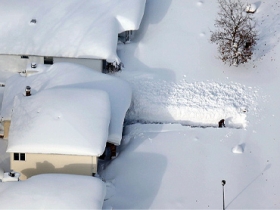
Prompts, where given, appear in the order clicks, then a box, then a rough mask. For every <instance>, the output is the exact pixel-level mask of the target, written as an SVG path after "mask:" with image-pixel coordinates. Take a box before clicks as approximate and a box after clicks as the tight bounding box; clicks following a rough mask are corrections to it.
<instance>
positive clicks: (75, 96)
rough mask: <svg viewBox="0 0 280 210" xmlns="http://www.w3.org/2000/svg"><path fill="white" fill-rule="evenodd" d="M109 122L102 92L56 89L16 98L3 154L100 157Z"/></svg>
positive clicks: (106, 100)
mask: <svg viewBox="0 0 280 210" xmlns="http://www.w3.org/2000/svg"><path fill="white" fill-rule="evenodd" d="M109 123H110V101H109V97H108V94H107V93H106V92H105V91H100V90H94V89H78V88H61V87H57V88H50V89H46V90H43V91H40V92H38V93H37V94H34V95H31V96H24V95H18V96H17V97H16V98H15V102H14V108H13V115H12V120H11V126H10V132H9V143H8V148H7V152H23V153H45V154H70V155H92V156H100V155H102V154H103V152H104V148H105V145H106V142H107V138H108V128H109Z"/></svg>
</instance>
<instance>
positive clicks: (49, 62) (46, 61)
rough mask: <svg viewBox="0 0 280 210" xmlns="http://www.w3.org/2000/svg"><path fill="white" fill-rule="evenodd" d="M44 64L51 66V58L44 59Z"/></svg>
mask: <svg viewBox="0 0 280 210" xmlns="http://www.w3.org/2000/svg"><path fill="white" fill-rule="evenodd" d="M44 64H48V65H53V57H44Z"/></svg>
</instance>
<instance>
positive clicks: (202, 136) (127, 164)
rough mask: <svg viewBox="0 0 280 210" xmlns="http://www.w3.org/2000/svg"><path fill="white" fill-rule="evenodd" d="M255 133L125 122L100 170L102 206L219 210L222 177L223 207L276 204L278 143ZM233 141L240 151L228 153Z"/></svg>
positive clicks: (277, 196)
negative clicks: (104, 197) (115, 150)
mask: <svg viewBox="0 0 280 210" xmlns="http://www.w3.org/2000/svg"><path fill="white" fill-rule="evenodd" d="M258 135H260V134H258V133H252V132H251V131H246V130H243V129H234V130H233V129H230V128H205V129H202V128H190V127H187V126H182V125H178V124H177V125H176V124H173V125H172V124H169V125H168V124H164V125H155V124H154V125H151V124H146V125H141V124H135V125H131V126H128V127H126V135H125V137H124V140H123V144H122V146H121V148H120V155H119V156H118V157H117V158H116V159H115V160H114V161H112V162H111V163H110V165H109V166H107V168H106V170H105V171H103V172H102V174H101V177H102V178H103V179H105V180H106V181H107V183H108V184H107V191H108V192H107V194H108V200H106V201H105V203H104V209H111V208H113V209H142V208H143V209H178V208H180V209H181V208H182V209H206V208H210V209H220V208H222V185H221V180H226V181H227V184H226V185H225V190H226V197H225V199H226V208H228V209H240V208H242V209H244V208H246V209H249V208H250V209H267V208H279V205H280V202H279V193H280V192H279V187H280V186H279V181H278V175H277V174H279V170H280V167H279V164H277V163H278V162H279V158H280V155H279V154H278V149H279V142H278V141H275V140H274V141H271V140H270V141H269V140H268V139H266V141H265V142H264V141H258ZM267 142H269V144H270V146H266V144H267ZM235 145H242V147H243V148H244V153H243V154H234V153H232V150H231V149H232V147H234V146H235ZM267 147H269V148H270V153H266V152H265V150H266V149H265V148H267ZM274 147H276V149H275V152H274V150H273V149H271V148H274ZM271 153H273V154H271Z"/></svg>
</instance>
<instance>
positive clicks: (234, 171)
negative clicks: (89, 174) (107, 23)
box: [102, 0, 280, 209]
mask: <svg viewBox="0 0 280 210" xmlns="http://www.w3.org/2000/svg"><path fill="white" fill-rule="evenodd" d="M243 2H245V1H243ZM249 3H254V4H255V5H256V7H257V12H256V13H255V14H253V15H254V16H255V17H256V19H257V21H258V25H257V27H258V29H259V40H258V45H257V46H256V49H255V52H254V56H253V60H252V61H250V62H249V63H248V64H246V65H241V66H239V67H234V66H232V67H229V66H227V65H224V64H223V63H222V62H221V61H220V60H218V59H217V58H216V57H217V49H216V46H215V45H213V44H211V43H210V41H209V39H210V30H211V29H214V26H213V25H214V20H215V18H216V15H217V11H218V5H217V2H216V1H187V0H172V1H171V0H166V1H164V2H163V1H153V0H149V1H147V5H146V10H145V15H144V18H143V22H142V24H141V27H140V30H139V31H138V33H137V34H136V35H135V40H134V41H133V42H131V43H130V45H121V46H119V48H118V49H119V55H120V58H121V59H122V60H123V62H124V65H125V69H124V70H123V71H122V72H121V73H119V74H118V76H119V77H121V78H123V79H126V80H127V81H128V82H130V84H131V85H132V87H133V105H132V106H131V108H130V110H129V112H128V114H127V119H129V120H130V121H134V122H137V121H140V122H145V121H146V122H151V121H153V122H162V121H164V122H165V123H168V122H170V123H176V122H177V123H182V124H184V125H190V126H197V125H211V126H213V125H216V126H217V125H218V120H219V119H221V118H225V119H226V122H227V128H223V129H219V128H191V127H182V126H181V125H174V124H173V125H165V124H158V125H154V124H152V125H151V124H147V125H140V124H136V125H131V126H129V127H127V129H126V136H125V141H124V142H125V144H123V145H122V146H121V148H120V154H119V157H118V158H116V159H115V160H113V161H112V162H111V163H110V164H109V165H108V166H107V168H106V169H105V170H104V171H103V172H102V176H103V177H104V178H105V180H107V182H108V195H107V197H108V200H106V202H105V205H104V208H129V209H135V208H147V209H149V208H151V209H165V208H168V209H175V208H182V209H194V208H198V209H206V208H212V209H217V208H219V209H220V208H222V185H221V180H223V179H225V180H226V181H227V184H226V186H225V188H226V208H230V209H237V208H242V209H249V208H250V209H269V208H280V200H279V196H280V182H279V180H278V177H279V171H280V170H279V165H280V163H279V160H280V156H279V149H280V143H279V140H280V139H279V136H280V133H279V132H280V130H279V128H278V126H279V122H278V119H279V117H280V111H279V107H280V100H279V96H278V95H279V94H278V89H279V81H280V74H279V71H278V70H279V62H280V60H279V54H280V46H279V40H280V22H279V14H280V13H279V7H280V4H279V2H278V1H276V0H273V1H265V0H262V1H258V2H255V1H253V0H250V1H249ZM155 11H157V12H155ZM179 107H180V108H179ZM231 120H234V123H233V122H231ZM229 122H231V123H230V124H229ZM232 128H240V129H232ZM135 180H137V181H135Z"/></svg>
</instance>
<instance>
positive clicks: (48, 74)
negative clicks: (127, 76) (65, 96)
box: [1, 63, 132, 144]
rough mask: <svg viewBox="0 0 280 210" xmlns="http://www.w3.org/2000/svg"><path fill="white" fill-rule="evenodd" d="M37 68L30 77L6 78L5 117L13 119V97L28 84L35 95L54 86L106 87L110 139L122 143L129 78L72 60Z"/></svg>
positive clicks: (21, 92) (100, 88)
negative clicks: (108, 104)
mask: <svg viewBox="0 0 280 210" xmlns="http://www.w3.org/2000/svg"><path fill="white" fill-rule="evenodd" d="M37 70H38V72H39V73H38V74H34V75H31V76H27V77H26V76H24V75H20V74H16V75H14V76H12V77H10V78H9V79H7V81H6V85H5V91H4V96H3V101H2V109H1V118H2V120H10V119H11V114H12V108H13V103H14V98H15V96H16V95H18V97H19V96H22V95H23V93H24V91H25V87H26V86H31V92H32V94H37V93H38V92H40V91H42V90H45V89H49V88H53V87H66V88H68V87H69V88H83V89H96V90H103V91H105V92H107V93H108V95H109V99H110V106H111V121H110V126H109V136H108V142H111V143H114V144H120V142H121V139H122V130H123V122H124V118H125V115H126V112H127V110H128V108H129V107H130V103H131V98H132V89H131V87H130V85H129V84H128V83H127V82H126V81H124V80H122V79H120V78H118V77H116V76H111V75H107V74H102V73H100V72H98V71H94V70H92V69H90V68H87V67H84V66H81V65H77V64H70V63H55V64H53V65H52V66H50V67H48V68H47V67H45V66H44V65H39V66H38V67H37Z"/></svg>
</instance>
